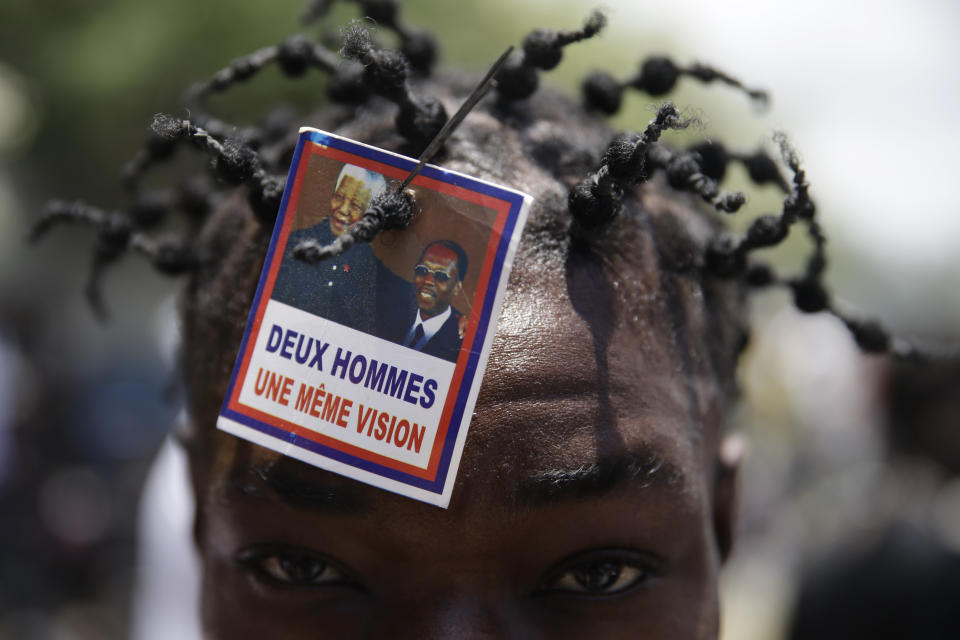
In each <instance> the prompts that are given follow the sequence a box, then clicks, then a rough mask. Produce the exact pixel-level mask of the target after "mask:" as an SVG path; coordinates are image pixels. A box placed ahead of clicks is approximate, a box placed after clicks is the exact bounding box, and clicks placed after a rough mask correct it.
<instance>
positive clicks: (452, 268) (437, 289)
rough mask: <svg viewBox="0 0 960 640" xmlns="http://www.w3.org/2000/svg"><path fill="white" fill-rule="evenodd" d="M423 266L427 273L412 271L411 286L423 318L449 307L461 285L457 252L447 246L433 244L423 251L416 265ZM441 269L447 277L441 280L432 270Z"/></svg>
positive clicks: (432, 315)
mask: <svg viewBox="0 0 960 640" xmlns="http://www.w3.org/2000/svg"><path fill="white" fill-rule="evenodd" d="M420 265H422V266H424V267H426V268H427V270H428V271H429V273H427V274H426V275H421V274H418V273H414V276H413V288H414V291H415V292H416V299H417V307H418V308H419V309H420V317H421V318H423V319H424V320H426V319H428V318H432V317H434V316H437V315H439V314H441V313H443V312H444V311H446V310H447V308H449V307H450V301H451V300H453V297H454V296H456V295H457V294H458V293H460V290H461V289H462V288H463V285H462V284H461V283H460V276H459V274H458V273H457V254H456V253H454V252H453V251H451V250H450V249H449V248H447V247H445V246H443V245H440V244H435V245H433V246H431V247H429V248H428V249H427V250H426V252H424V254H423V257H422V258H420V262H419V263H418V265H417V266H420ZM436 271H442V272H444V273H446V274H447V276H448V277H447V279H446V280H445V281H442V279H440V278H435V277H434V272H436Z"/></svg>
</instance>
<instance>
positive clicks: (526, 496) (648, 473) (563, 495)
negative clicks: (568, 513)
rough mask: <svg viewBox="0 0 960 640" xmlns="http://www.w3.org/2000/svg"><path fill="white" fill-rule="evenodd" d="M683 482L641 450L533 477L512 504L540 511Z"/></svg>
mask: <svg viewBox="0 0 960 640" xmlns="http://www.w3.org/2000/svg"><path fill="white" fill-rule="evenodd" d="M684 482H685V478H684V475H683V472H682V471H681V470H680V468H679V467H678V466H677V465H675V464H673V463H672V462H670V461H668V460H665V459H664V458H663V457H662V456H661V455H660V454H659V453H657V452H656V451H655V450H654V449H652V448H648V447H643V448H640V449H637V450H634V451H630V452H628V453H625V454H622V455H615V456H608V457H603V458H601V459H599V460H597V461H595V462H590V463H587V464H583V465H581V466H579V467H576V468H572V469H553V470H548V471H542V472H539V473H536V474H534V475H532V476H530V477H528V478H527V479H526V480H524V481H522V482H521V483H520V486H519V487H517V492H516V503H517V506H519V507H542V506H547V505H550V504H555V503H558V502H571V501H577V500H585V499H588V498H594V497H598V496H602V495H607V494H610V493H612V492H614V491H617V490H619V489H623V488H626V487H630V486H633V487H635V488H654V487H667V488H671V489H676V490H680V489H682V488H683V486H684Z"/></svg>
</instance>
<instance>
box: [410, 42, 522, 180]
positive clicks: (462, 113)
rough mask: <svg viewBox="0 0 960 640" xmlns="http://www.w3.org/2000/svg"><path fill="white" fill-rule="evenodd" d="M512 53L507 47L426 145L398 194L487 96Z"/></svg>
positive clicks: (511, 48)
mask: <svg viewBox="0 0 960 640" xmlns="http://www.w3.org/2000/svg"><path fill="white" fill-rule="evenodd" d="M511 53H513V45H510V46H509V47H507V50H506V51H504V52H503V53H502V54H501V55H500V57H499V58H497V61H496V62H494V63H493V66H492V67H490V69H489V70H488V71H487V74H486V75H485V76H483V80H481V81H480V84H478V85H477V86H476V88H474V90H473V92H472V93H471V94H470V96H469V97H468V98H467V99H466V100H465V101H464V103H463V105H461V107H460V109H459V110H458V111H457V112H456V113H455V114H453V117H452V118H450V119H449V120H447V123H446V124H445V125H443V128H442V129H440V132H439V133H437V135H436V136H434V138H433V140H431V141H430V144H429V145H427V148H426V149H424V150H423V153H421V154H420V161H419V162H418V163H417V166H416V167H414V169H413V171H411V172H410V175H408V176H407V177H406V178H405V179H404V181H403V183H402V184H401V185H400V187H399V188H398V189H397V191H398V192H401V191H403V190H404V189H406V188H407V186H409V184H410V182H412V181H413V179H414V178H416V177H417V174H419V173H420V170H421V169H423V167H424V165H426V164H427V163H428V162H430V159H431V158H433V156H435V155H436V153H437V151H439V150H440V147H442V146H443V143H444V142H446V141H447V138H449V137H450V134H451V133H453V130H454V129H456V128H457V125H459V124H460V123H461V122H463V119H464V118H466V117H467V114H468V113H470V112H471V111H472V110H473V108H474V107H475V106H476V105H477V103H478V102H480V100H481V99H482V98H483V96H485V95H487V92H489V91H490V89H492V88H493V86H494V83H495V82H496V80H494V77H495V76H496V75H497V72H498V71H500V68H501V67H503V65H504V64H506V62H507V58H509V57H510V54H511Z"/></svg>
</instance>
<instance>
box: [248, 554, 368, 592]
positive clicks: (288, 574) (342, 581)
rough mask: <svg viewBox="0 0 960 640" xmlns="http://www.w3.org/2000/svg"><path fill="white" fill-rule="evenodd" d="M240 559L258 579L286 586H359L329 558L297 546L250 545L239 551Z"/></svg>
mask: <svg viewBox="0 0 960 640" xmlns="http://www.w3.org/2000/svg"><path fill="white" fill-rule="evenodd" d="M237 561H238V562H239V563H240V564H241V565H243V566H245V567H247V568H248V569H250V570H252V571H253V572H254V574H255V575H256V576H257V577H258V578H259V579H261V580H266V581H268V582H271V583H275V584H276V583H279V584H280V585H284V586H291V587H323V586H347V587H354V588H359V585H358V584H357V583H356V582H354V581H352V580H350V579H349V578H347V576H346V575H345V574H344V572H343V571H341V570H340V569H338V568H337V567H335V566H333V565H332V564H331V563H330V562H328V561H327V560H325V559H323V558H320V557H318V556H316V555H314V554H311V553H307V552H305V551H302V550H298V549H286V548H279V549H278V548H272V549H269V548H255V549H247V550H244V551H242V552H240V553H239V554H238V555H237Z"/></svg>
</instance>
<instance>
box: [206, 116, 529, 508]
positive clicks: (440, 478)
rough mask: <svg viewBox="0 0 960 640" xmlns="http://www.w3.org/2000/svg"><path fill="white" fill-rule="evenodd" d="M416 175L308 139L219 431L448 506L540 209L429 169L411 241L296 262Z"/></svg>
mask: <svg viewBox="0 0 960 640" xmlns="http://www.w3.org/2000/svg"><path fill="white" fill-rule="evenodd" d="M416 165H417V161H416V160H413V159H412V158H408V157H405V156H401V155H398V154H395V153H392V152H389V151H384V150H382V149H377V148H375V147H371V146H368V145H365V144H362V143H358V142H355V141H352V140H349V139H346V138H341V137H338V136H335V135H333V134H330V133H326V132H323V131H319V130H317V129H309V128H303V129H301V130H300V138H299V141H298V143H297V147H296V151H295V152H294V157H293V162H292V163H291V167H290V174H289V176H288V178H287V184H286V190H285V192H284V195H283V203H282V204H281V207H280V213H279V215H278V217H277V223H276V226H275V227H274V231H273V238H272V240H271V242H270V247H269V250H268V252H267V257H266V261H265V263H264V267H263V272H262V274H261V276H260V283H259V285H258V288H257V293H256V296H255V298H254V302H253V307H252V308H251V310H250V316H249V319H248V321H247V326H246V331H245V333H244V337H243V342H242V343H241V347H240V353H239V355H238V357H237V362H236V365H235V366H234V371H233V375H232V376H231V378H230V385H229V387H228V390H227V396H226V398H225V399H224V403H223V408H222V409H221V412H220V417H219V419H218V421H217V426H218V427H219V428H220V429H222V430H224V431H227V432H230V433H232V434H234V435H236V436H239V437H241V438H244V439H246V440H250V441H252V442H255V443H257V444H260V445H262V446H264V447H267V448H270V449H273V450H275V451H277V452H280V453H282V454H284V455H288V456H291V457H294V458H297V459H300V460H302V461H304V462H307V463H309V464H312V465H315V466H317V467H321V468H323V469H327V470H329V471H332V472H335V473H338V474H341V475H344V476H348V477H350V478H354V479H356V480H359V481H361V482H365V483H368V484H371V485H374V486H377V487H380V488H383V489H387V490H389V491H393V492H396V493H399V494H402V495H405V496H408V497H411V498H415V499H417V500H422V501H424V502H428V503H431V504H435V505H438V506H441V507H446V506H447V505H448V504H449V502H450V493H451V491H452V489H453V483H454V480H455V479H456V474H457V468H458V466H459V462H460V456H461V453H462V451H463V444H464V441H465V439H466V435H467V428H468V426H469V424H470V418H471V416H472V415H473V406H474V404H475V402H476V399H477V394H478V393H479V391H480V383H481V381H482V379H483V372H484V369H485V367H486V363H487V357H488V355H489V352H490V345H491V343H492V341H493V336H494V333H495V331H496V325H497V318H498V316H499V313H500V305H501V302H502V298H503V292H504V289H505V288H506V285H507V279H508V275H509V273H510V267H511V264H512V261H513V255H514V252H515V250H516V247H517V243H518V242H519V238H520V234H521V231H522V229H523V224H524V221H525V219H526V215H527V210H528V208H529V206H530V203H531V202H532V198H531V197H530V196H528V195H526V194H524V193H520V192H518V191H514V190H512V189H507V188H504V187H500V186H497V185H493V184H490V183H488V182H484V181H482V180H478V179H476V178H472V177H470V176H467V175H463V174H460V173H456V172H454V171H448V170H445V169H442V168H440V167H436V166H433V165H426V166H425V167H423V169H422V170H421V171H420V173H419V174H418V175H417V176H416V178H414V180H413V181H412V182H411V184H410V187H409V188H410V189H412V191H413V193H414V199H415V202H416V208H417V214H416V215H415V217H414V219H413V222H411V224H410V225H409V226H408V227H406V228H404V229H399V230H397V229H394V230H389V231H381V232H380V233H379V234H378V235H377V236H376V238H375V239H374V240H373V241H372V242H371V243H369V244H368V243H360V242H358V243H357V244H354V245H353V246H352V247H350V248H349V249H348V250H346V251H345V252H343V253H342V254H340V255H338V256H335V257H332V258H328V259H325V260H321V261H319V262H316V263H315V264H310V263H308V262H305V261H302V260H300V259H298V258H296V257H294V249H295V248H296V247H297V246H300V245H303V243H305V242H313V243H316V246H325V245H328V244H330V243H331V242H332V241H333V240H334V239H336V238H337V237H338V236H340V235H341V234H342V233H343V232H344V231H345V230H346V229H348V228H349V227H350V226H351V225H352V224H353V223H355V222H356V221H357V220H358V219H359V218H360V217H361V216H362V215H363V213H364V211H365V210H366V207H367V205H368V204H369V202H370V200H371V199H372V198H373V197H375V196H376V195H377V194H379V193H381V192H382V191H383V190H384V189H387V188H396V187H395V185H396V184H398V182H399V181H401V180H403V179H404V178H406V177H407V176H408V175H409V174H410V172H411V171H412V170H413V169H414V167H415V166H416Z"/></svg>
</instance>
